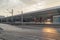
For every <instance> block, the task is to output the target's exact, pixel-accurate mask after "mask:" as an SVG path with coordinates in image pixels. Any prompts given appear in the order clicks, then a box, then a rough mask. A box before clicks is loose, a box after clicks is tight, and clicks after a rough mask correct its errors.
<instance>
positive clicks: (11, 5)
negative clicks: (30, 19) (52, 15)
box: [0, 0, 60, 17]
mask: <svg viewBox="0 0 60 40" xmlns="http://www.w3.org/2000/svg"><path fill="white" fill-rule="evenodd" d="M55 6H60V0H0V15H2V16H5V17H8V16H11V10H12V9H13V10H14V11H13V14H14V15H18V14H21V11H23V12H24V13H25V12H31V11H36V10H41V9H46V8H50V7H55Z"/></svg>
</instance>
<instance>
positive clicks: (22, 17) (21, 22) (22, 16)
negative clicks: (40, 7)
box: [21, 11, 23, 25]
mask: <svg viewBox="0 0 60 40" xmlns="http://www.w3.org/2000/svg"><path fill="white" fill-rule="evenodd" d="M21 23H22V25H23V11H21Z"/></svg>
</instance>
